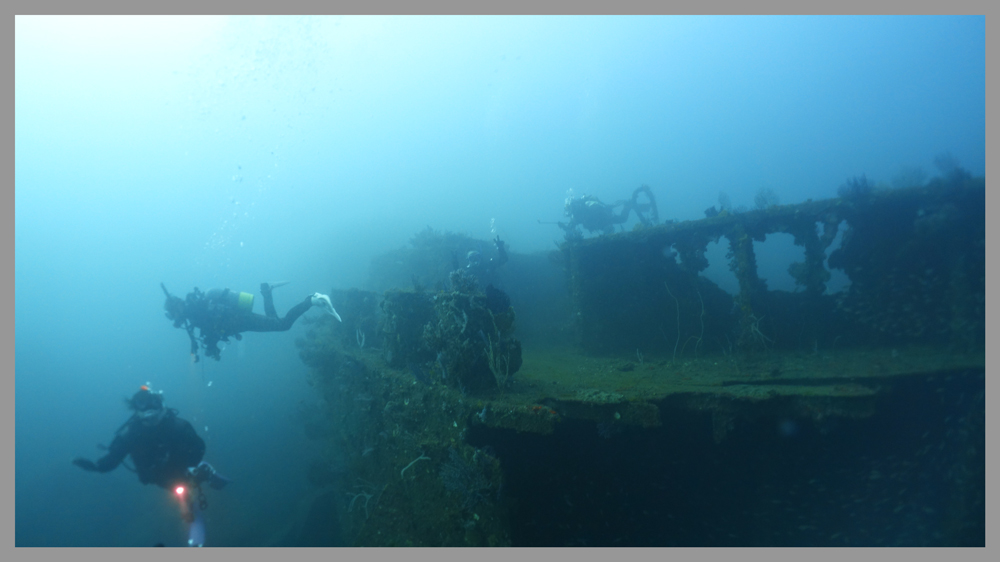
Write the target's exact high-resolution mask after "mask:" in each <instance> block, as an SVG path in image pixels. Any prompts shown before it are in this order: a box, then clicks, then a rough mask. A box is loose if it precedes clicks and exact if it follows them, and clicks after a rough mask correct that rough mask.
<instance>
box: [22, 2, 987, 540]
mask: <svg viewBox="0 0 1000 562" xmlns="http://www.w3.org/2000/svg"><path fill="white" fill-rule="evenodd" d="M945 153H948V154H950V155H951V156H952V158H953V159H954V160H956V161H958V162H959V163H960V164H961V166H962V167H963V168H965V169H966V170H968V171H969V172H971V173H972V175H974V176H981V175H983V174H984V173H985V18H984V17H742V18H717V17H529V18H520V17H504V18H495V17H461V18H455V17H437V18H422V17H396V18H382V17H379V18H371V17H324V18H290V17H264V18H256V17H253V18H249V17H246V18H182V17H176V18H174V17H171V18H165V17H150V18H121V17H118V18H113V17H101V18H91V17H88V18H78V17H20V16H19V17H17V18H15V225H14V234H15V239H14V244H15V246H14V247H15V259H14V266H15V273H14V280H15V284H16V287H15V289H16V290H15V301H14V304H15V330H16V334H15V336H16V338H15V344H14V346H15V354H16V355H15V376H16V379H15V408H16V410H15V432H16V433H15V435H16V437H15V440H16V441H15V470H16V473H15V476H16V480H15V494H16V504H15V521H16V531H15V540H16V544H17V545H18V546H29V545H41V546H56V545H107V546H149V545H153V544H156V543H159V542H163V543H165V544H168V545H174V544H182V543H183V541H184V540H185V538H186V535H185V532H184V529H183V526H182V525H181V523H180V520H179V517H178V514H177V510H176V509H175V506H174V505H173V504H172V503H171V499H170V498H169V497H167V495H166V494H165V492H163V491H162V490H160V489H158V488H155V487H153V486H142V485H141V484H139V483H138V481H137V479H136V477H135V475H134V474H132V473H130V472H128V471H127V470H125V469H124V468H119V469H118V470H116V471H114V472H112V473H110V474H104V475H99V474H93V473H86V472H83V471H81V470H79V469H77V468H75V467H73V466H72V465H71V464H70V459H72V458H73V457H75V456H86V457H89V458H97V457H98V456H100V455H101V454H102V451H100V450H99V449H98V448H97V447H96V445H97V444H98V443H104V444H107V443H108V442H110V439H111V436H112V434H113V432H114V430H115V429H116V428H117V427H118V426H119V425H120V424H121V423H122V422H123V421H124V419H125V418H126V417H127V415H128V412H127V411H126V409H125V408H124V407H123V405H122V398H124V397H126V396H128V395H130V394H132V393H133V392H134V391H135V390H136V389H137V388H138V386H139V385H140V384H143V383H146V382H147V381H148V382H150V383H151V384H152V386H153V387H154V388H156V389H162V390H163V391H164V395H165V396H166V399H167V404H168V405H169V406H171V407H174V408H177V409H178V410H180V413H181V416H182V417H184V418H186V419H189V420H191V421H192V423H193V424H194V426H195V427H196V429H197V430H198V432H199V434H201V435H202V436H203V437H204V438H205V440H206V442H207V445H208V452H207V454H206V460H208V461H209V462H211V463H213V464H214V465H215V466H216V468H218V469H219V470H220V471H221V472H222V473H224V474H225V475H226V476H228V477H230V478H232V479H233V480H234V481H235V483H234V484H232V485H230V486H229V487H228V488H226V489H225V490H224V491H221V492H215V491H210V492H209V498H208V499H209V504H210V505H209V509H208V510H207V511H206V527H207V544H210V545H213V544H214V545H234V546H261V545H268V544H279V543H281V541H282V540H283V539H284V538H285V537H286V535H287V532H288V529H289V528H290V527H292V526H294V525H295V522H296V521H301V520H302V518H303V517H304V512H305V511H306V510H307V508H308V505H309V501H310V500H311V499H312V498H313V495H314V494H315V491H314V490H313V489H311V488H310V487H309V485H308V483H307V481H306V476H305V467H306V466H308V464H309V462H310V461H311V460H313V459H315V458H316V457H317V456H319V455H321V454H322V452H321V451H320V450H319V447H318V446H317V445H315V444H314V442H312V441H309V440H308V439H306V437H305V435H304V432H303V429H302V425H303V424H302V421H301V418H300V414H299V412H301V411H303V410H308V409H309V408H310V407H315V403H316V401H317V400H318V398H317V397H316V396H315V395H314V394H312V393H311V388H310V387H309V385H308V384H307V378H308V372H307V369H306V367H305V366H304V365H303V364H302V363H301V361H300V360H299V358H298V355H297V352H296V349H295V345H294V341H295V339H296V338H297V337H301V335H302V334H303V333H304V331H305V330H307V329H308V326H306V325H305V324H304V323H303V322H301V321H300V323H299V324H297V325H296V326H295V327H293V329H292V330H291V331H289V332H285V333H271V334H247V335H246V336H245V338H244V340H243V341H242V342H240V343H236V342H232V343H231V344H230V345H229V346H228V347H227V348H226V349H225V350H224V351H223V353H222V361H221V362H219V363H216V362H214V361H210V360H205V359H203V361H202V362H201V363H198V364H196V365H192V364H191V363H190V360H189V357H188V353H187V347H188V341H187V337H186V335H185V334H184V332H183V331H181V330H177V329H174V328H173V327H172V325H171V323H170V322H168V321H167V320H166V319H165V318H164V317H163V313H162V304H163V295H162V293H161V291H160V288H159V283H160V282H164V283H166V286H167V287H168V288H169V289H170V290H171V291H173V292H174V293H176V294H180V295H183V294H185V293H186V292H188V291H190V290H191V289H192V288H193V287H195V286H197V287H200V288H202V289H208V288H211V287H230V288H232V289H235V290H242V291H247V292H253V293H257V292H258V287H259V284H260V283H261V282H262V281H281V280H290V281H292V283H291V284H290V285H288V286H286V287H282V288H280V289H278V290H276V292H275V301H276V306H277V309H278V312H279V314H284V312H285V311H286V310H287V309H288V308H289V307H291V306H292V305H294V304H295V303H296V302H298V301H299V300H301V299H302V298H303V297H304V296H305V295H306V294H309V293H312V292H314V291H321V292H326V291H328V290H330V289H332V288H342V289H346V288H351V287H364V286H365V283H366V281H367V274H368V263H369V260H370V259H371V258H372V257H373V256H375V255H378V254H380V253H382V252H385V251H387V250H390V249H393V248H398V247H400V246H404V245H406V244H407V242H408V240H409V239H410V237H411V236H412V235H413V234H414V233H416V232H418V231H420V230H422V229H423V228H424V227H426V226H428V225H429V226H431V227H433V228H435V229H437V230H450V231H454V232H462V233H465V234H468V235H470V236H473V237H475V238H479V239H488V238H492V237H493V236H495V235H500V236H501V237H502V238H503V239H504V240H505V241H506V242H507V243H508V245H509V248H510V249H511V251H513V252H534V251H542V250H548V249H552V248H553V242H556V241H558V240H560V239H561V238H562V232H561V231H560V230H559V229H558V228H557V227H555V226H553V225H551V224H540V223H539V221H556V220H560V219H563V218H564V217H563V216H562V211H563V202H564V200H565V198H566V197H567V193H568V191H569V190H571V189H572V190H573V193H574V194H576V195H582V194H585V193H587V194H592V195H596V196H598V197H600V198H601V199H602V200H604V201H607V202H613V201H616V200H619V199H624V198H626V197H628V196H629V195H630V194H631V192H632V190H633V189H635V188H636V187H638V186H639V185H641V184H648V185H649V186H650V187H651V188H652V189H653V192H654V193H655V195H656V198H657V202H658V204H659V214H660V217H661V219H674V220H687V219H696V218H700V217H702V216H703V211H704V210H705V209H706V208H707V207H709V206H712V205H713V204H717V203H718V198H719V192H720V191H724V192H726V193H727V194H728V196H729V197H730V199H731V201H732V204H733V205H734V206H740V205H746V206H748V207H753V205H754V196H755V194H756V193H758V192H759V190H761V189H762V188H769V189H771V190H773V192H774V193H775V194H777V196H778V197H779V198H780V201H781V202H782V203H794V202H799V201H804V200H806V199H809V198H813V199H818V198H825V197H832V196H835V195H836V191H837V187H838V186H839V185H840V184H842V183H843V182H844V181H845V180H846V179H847V178H849V177H853V176H855V175H860V174H866V177H867V178H868V179H869V180H871V181H873V182H876V183H881V184H884V185H890V186H894V185H895V186H898V185H899V184H900V183H905V182H906V181H907V178H913V177H927V176H931V175H935V174H937V173H938V170H936V169H935V165H934V160H935V158H936V157H938V156H940V155H942V154H945ZM783 247H787V249H789V251H790V250H791V244H787V245H786V246H783ZM799 251H801V250H799ZM779 253H780V252H779ZM788 261H789V260H787V259H786V260H784V261H782V260H780V259H776V260H774V263H773V264H772V262H771V258H769V257H767V256H766V255H763V256H762V257H761V258H760V267H761V275H762V276H763V277H765V278H766V279H768V280H769V287H771V288H783V286H782V282H783V281H781V279H783V277H782V276H783V275H784V276H787V274H786V273H785V269H786V268H787V262H788ZM784 282H786V283H790V281H788V280H787V279H786V280H785V281H784ZM724 288H725V287H724ZM788 288H789V289H790V288H791V287H788ZM257 301H258V302H257V303H256V304H255V306H256V310H255V311H256V312H258V313H260V312H262V302H260V299H259V298H258V299H257ZM308 314H309V315H314V314H319V312H316V311H313V312H310V313H308ZM282 544H283V543H282Z"/></svg>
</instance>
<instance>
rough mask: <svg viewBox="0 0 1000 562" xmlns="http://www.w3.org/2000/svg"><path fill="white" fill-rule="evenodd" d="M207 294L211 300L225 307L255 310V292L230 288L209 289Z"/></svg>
mask: <svg viewBox="0 0 1000 562" xmlns="http://www.w3.org/2000/svg"><path fill="white" fill-rule="evenodd" d="M205 296H206V297H208V299H209V300H210V301H212V302H213V303H216V304H217V305H220V306H222V307H223V308H228V309H234V310H239V311H241V312H251V311H253V294H252V293H241V292H236V291H230V290H229V289H209V291H208V292H207V293H205Z"/></svg>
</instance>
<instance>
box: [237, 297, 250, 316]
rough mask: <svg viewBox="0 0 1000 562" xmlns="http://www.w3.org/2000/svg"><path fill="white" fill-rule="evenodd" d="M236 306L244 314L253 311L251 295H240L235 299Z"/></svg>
mask: <svg viewBox="0 0 1000 562" xmlns="http://www.w3.org/2000/svg"><path fill="white" fill-rule="evenodd" d="M236 306H237V307H239V309H240V310H243V311H246V312H251V311H253V293H240V294H239V297H237V301H236Z"/></svg>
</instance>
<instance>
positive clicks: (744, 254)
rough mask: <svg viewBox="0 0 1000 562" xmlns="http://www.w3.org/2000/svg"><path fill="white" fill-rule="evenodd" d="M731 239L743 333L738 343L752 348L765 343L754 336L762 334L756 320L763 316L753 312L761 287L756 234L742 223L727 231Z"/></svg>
mask: <svg viewBox="0 0 1000 562" xmlns="http://www.w3.org/2000/svg"><path fill="white" fill-rule="evenodd" d="M726 238H727V239H728V240H729V258H730V261H729V269H730V270H732V272H733V273H735V274H736V279H737V280H738V281H739V283H740V294H739V295H738V296H737V301H738V306H739V309H740V333H739V336H738V337H737V340H736V345H737V347H739V348H740V349H743V350H749V349H752V348H753V347H755V345H756V344H758V343H762V342H760V341H759V340H758V338H757V337H755V335H756V334H759V333H760V332H759V330H758V328H759V327H758V325H757V323H758V322H759V321H760V318H758V317H757V316H756V314H754V304H755V303H757V301H758V299H759V295H760V292H761V289H762V286H761V285H762V284H763V283H762V282H761V280H760V277H758V276H757V257H756V255H755V254H754V251H753V238H752V237H751V236H750V234H749V233H748V232H747V230H746V228H745V227H744V226H743V225H742V224H739V223H737V224H735V225H733V228H732V230H730V231H729V234H727V235H726Z"/></svg>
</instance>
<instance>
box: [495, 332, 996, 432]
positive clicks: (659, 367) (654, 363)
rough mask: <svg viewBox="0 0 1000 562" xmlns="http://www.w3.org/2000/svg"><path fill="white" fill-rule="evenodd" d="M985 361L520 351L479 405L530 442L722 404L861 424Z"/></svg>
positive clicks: (889, 354)
mask: <svg viewBox="0 0 1000 562" xmlns="http://www.w3.org/2000/svg"><path fill="white" fill-rule="evenodd" d="M985 360H986V357H985V353H982V352H971V353H951V352H948V351H947V350H942V349H938V348H934V347H921V346H907V347H900V348H889V349H881V348H877V349H847V350H833V351H828V352H823V353H820V352H815V353H806V352H794V351H792V352H771V353H768V354H767V355H764V356H761V357H757V358H755V359H753V360H751V361H747V360H745V359H740V358H733V357H727V356H717V357H710V358H698V359H688V360H685V361H676V362H675V361H671V360H669V359H660V360H643V359H641V358H640V357H638V356H632V357H628V356H625V357H620V358H614V357H588V356H584V355H581V354H579V353H578V352H575V351H574V350H572V349H562V350H560V349H552V350H539V351H532V350H530V349H526V350H525V353H524V366H523V367H522V368H521V371H519V372H518V383H517V384H516V385H514V386H513V388H511V389H510V390H509V391H508V392H506V393H504V394H502V395H497V396H495V397H494V398H492V399H490V400H488V401H487V403H488V404H489V410H490V411H491V412H492V413H491V414H489V415H486V416H483V421H484V422H485V423H486V424H487V425H491V426H496V427H506V428H510V429H517V430H521V431H537V432H550V431H552V430H553V428H554V424H555V423H558V422H559V421H561V420H562V419H565V418H577V419H586V420H594V421H607V422H620V423H623V424H628V425H639V426H647V427H655V426H657V425H659V423H660V418H659V411H658V409H659V408H663V407H667V408H696V409H709V408H721V407H723V404H725V405H726V406H725V407H726V408H727V409H730V410H732V409H733V407H734V406H738V405H740V404H744V405H746V406H747V407H748V408H749V407H750V406H751V405H754V406H763V407H768V408H770V411H771V412H772V413H775V412H777V411H778V409H781V408H793V409H795V410H797V411H798V413H799V414H800V415H801V414H804V413H807V412H808V413H810V414H811V415H812V416H824V415H850V416H854V415H869V414H870V413H871V411H872V408H873V407H874V402H873V401H872V400H871V399H873V398H875V396H876V395H877V394H878V393H879V392H880V391H884V390H885V389H887V388H889V387H891V386H892V385H894V384H897V383H899V382H900V381H902V380H905V379H906V378H909V377H926V378H944V377H949V376H954V375H956V374H962V373H964V372H966V371H973V372H981V371H982V370H983V369H985ZM766 401H772V402H773V404H770V405H768V404H765V402H766ZM779 403H780V404H781V405H782V406H781V408H778V407H777V404H779ZM650 405H655V406H656V407H654V408H651V407H650ZM615 414H617V417H616V416H615Z"/></svg>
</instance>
